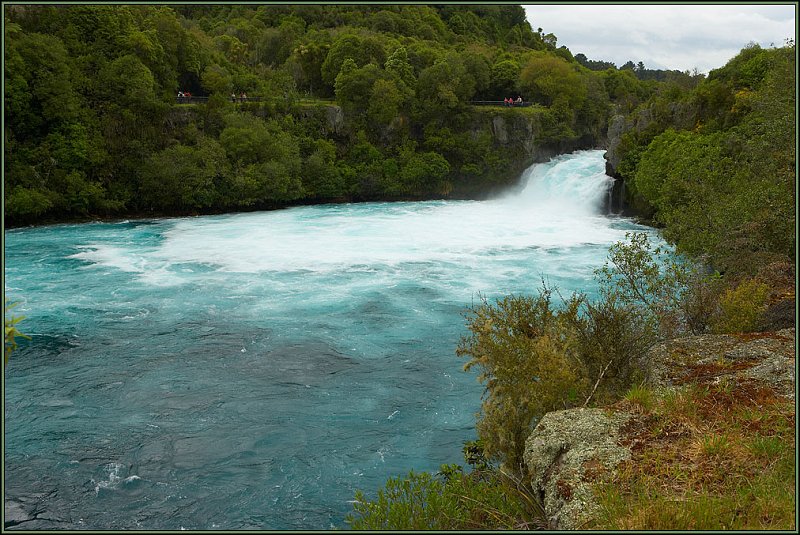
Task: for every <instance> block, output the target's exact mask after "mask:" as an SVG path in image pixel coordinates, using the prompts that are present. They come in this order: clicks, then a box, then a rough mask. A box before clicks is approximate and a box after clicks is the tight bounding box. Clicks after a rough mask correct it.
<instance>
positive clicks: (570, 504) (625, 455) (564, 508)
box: [524, 409, 631, 529]
mask: <svg viewBox="0 0 800 535" xmlns="http://www.w3.org/2000/svg"><path fill="white" fill-rule="evenodd" d="M630 418H631V415H630V414H627V413H624V412H615V411H611V410H604V409H569V410H563V411H555V412H550V413H547V414H546V415H545V416H544V417H543V418H542V420H541V421H540V422H539V424H538V425H537V426H536V429H534V431H533V433H532V434H531V436H530V437H528V440H527V441H526V443H525V456H524V459H525V465H526V466H527V468H528V471H529V473H530V474H531V481H532V485H533V488H534V489H536V490H538V492H539V495H540V498H541V502H542V504H543V505H544V509H545V513H546V515H547V518H548V523H549V527H550V528H551V529H580V528H581V527H582V526H583V525H584V524H585V523H586V522H587V521H589V520H590V519H591V518H592V517H593V516H594V515H595V514H596V513H597V507H598V506H597V503H596V501H595V499H594V495H593V491H592V488H591V483H592V482H594V481H597V480H599V479H601V478H603V477H604V476H605V475H607V474H609V473H611V471H613V470H614V468H615V467H616V466H617V465H618V464H619V463H620V462H622V461H624V460H627V459H630V451H629V450H628V449H627V448H625V447H623V446H621V445H620V444H619V437H620V428H621V427H622V426H624V425H625V424H626V423H627V422H628V421H629V420H630Z"/></svg>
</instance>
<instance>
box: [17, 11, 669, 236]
mask: <svg viewBox="0 0 800 535" xmlns="http://www.w3.org/2000/svg"><path fill="white" fill-rule="evenodd" d="M5 13H6V21H5V22H6V24H5V43H6V49H5V84H6V85H5V95H6V98H5V103H4V105H5V113H6V119H7V120H6V123H5V140H6V143H5V156H6V159H5V172H6V173H5V213H6V218H7V222H9V223H11V224H23V223H29V222H37V221H42V220H57V219H65V218H76V217H77V218H79V217H88V216H102V215H121V214H148V213H193V212H202V211H217V210H236V209H250V208H266V207H274V206H281V205H285V204H287V203H293V202H315V201H321V200H343V199H353V200H358V199H392V198H426V197H434V196H445V195H448V194H451V193H452V192H454V191H455V192H457V193H458V192H462V193H461V194H462V195H463V194H470V193H469V192H473V193H474V192H476V191H479V190H481V189H484V190H485V189H486V188H487V187H490V186H494V185H496V183H497V182H504V181H505V182H509V181H511V180H513V179H514V178H516V175H517V174H518V172H519V171H520V170H521V166H522V165H523V164H527V163H530V157H531V155H530V153H527V152H525V151H521V150H519V149H518V148H517V146H516V145H513V143H512V144H498V143H497V140H496V139H494V137H493V132H492V123H491V120H489V121H485V115H481V113H480V112H479V108H475V107H474V106H471V105H469V102H471V101H475V100H502V99H503V98H505V97H511V96H513V97H516V96H518V95H521V96H522V97H523V98H524V99H525V101H526V102H530V103H532V104H533V106H532V107H528V108H518V109H511V110H504V109H502V108H495V111H496V113H497V114H503V113H505V114H506V115H508V114H516V115H519V116H522V117H524V118H526V120H529V121H530V122H531V123H532V124H535V125H536V128H535V129H534V131H532V132H528V133H529V134H530V135H531V136H532V137H534V138H535V139H534V140H533V141H534V142H535V143H538V144H541V145H547V144H550V145H552V146H553V147H556V150H559V149H558V148H559V147H567V146H570V147H576V146H590V145H597V144H599V143H600V142H601V139H602V138H603V136H604V135H605V130H606V123H607V118H608V114H609V109H610V105H611V104H613V103H616V102H619V103H622V102H624V103H625V104H624V105H625V106H627V107H630V106H632V105H635V104H636V103H638V102H639V101H640V100H641V99H643V98H646V96H647V95H648V94H650V93H651V92H652V91H653V88H654V87H655V85H654V84H655V82H639V81H638V80H636V79H635V77H632V76H631V75H630V73H629V72H627V71H624V72H623V71H617V70H616V69H613V68H611V69H608V70H606V71H603V72H595V71H592V70H590V69H587V68H586V67H583V66H581V65H580V64H579V63H578V62H577V61H575V60H574V59H573V57H572V55H571V54H570V53H569V51H568V50H567V49H566V48H564V47H560V48H558V47H557V46H556V38H555V36H553V35H552V34H542V32H541V31H533V30H532V29H531V27H530V25H529V24H528V22H527V21H526V20H525V14H524V11H523V9H522V8H521V7H520V6H506V5H504V6H439V7H431V6H421V5H408V6H406V5H403V6H390V5H385V6H336V5H324V6H323V5H318V6H312V5H262V6H256V5H240V6H222V5H219V6H145V5H129V6H110V5H109V6H90V5H87V6H79V5H65V6H23V5H19V6H9V8H8V9H7V10H6V12H5ZM178 91H183V92H190V93H191V94H192V95H193V96H195V97H198V96H204V97H209V98H208V102H207V103H205V102H203V103H201V104H186V103H179V102H177V101H176V95H177V93H178ZM242 93H244V94H246V95H247V96H248V97H251V98H252V97H259V99H260V100H259V101H258V102H232V99H231V94H235V95H236V96H237V97H238V96H241V94H242ZM331 99H335V100H331ZM333 104H338V106H340V107H341V109H342V110H343V112H344V113H343V115H341V116H337V115H336V113H338V112H335V111H334V110H332V109H331V108H330V106H331V105H333ZM528 133H526V135H528ZM511 137H514V136H513V135H512V136H511ZM526 159H527V162H526ZM464 192H467V193H464Z"/></svg>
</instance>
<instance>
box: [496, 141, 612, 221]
mask: <svg viewBox="0 0 800 535" xmlns="http://www.w3.org/2000/svg"><path fill="white" fill-rule="evenodd" d="M594 152H596V151H592V152H590V151H584V152H583V153H577V154H573V155H564V156H559V157H557V158H554V159H553V160H551V161H549V162H547V163H543V164H534V165H533V166H531V167H529V168H528V169H526V170H525V172H524V173H523V175H522V181H523V183H524V184H525V186H524V188H523V189H522V191H520V192H519V193H518V194H517V195H515V196H513V197H509V198H508V199H509V200H511V201H513V202H515V203H519V204H525V205H527V206H530V207H531V208H535V209H537V210H540V211H544V212H547V213H553V214H573V215H599V214H601V213H603V205H604V200H605V199H607V198H608V196H609V195H610V192H611V187H612V185H613V183H614V179H613V178H611V177H609V176H608V175H606V174H605V167H604V164H603V159H602V157H600V158H598V157H593V156H594Z"/></svg>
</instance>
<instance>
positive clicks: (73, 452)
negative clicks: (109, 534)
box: [4, 151, 644, 530]
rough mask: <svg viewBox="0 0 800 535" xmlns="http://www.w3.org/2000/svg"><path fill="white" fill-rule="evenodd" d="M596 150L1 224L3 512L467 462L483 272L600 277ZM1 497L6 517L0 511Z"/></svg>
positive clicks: (36, 525)
mask: <svg viewBox="0 0 800 535" xmlns="http://www.w3.org/2000/svg"><path fill="white" fill-rule="evenodd" d="M603 169H604V164H603V153H602V151H583V152H578V153H574V154H571V155H565V156H561V157H558V158H556V159H554V160H552V161H551V162H549V163H546V164H540V165H535V166H533V167H531V168H530V169H528V170H527V171H526V173H525V174H524V175H523V176H522V177H521V182H520V186H519V187H517V188H516V189H515V190H514V191H512V192H509V193H508V194H507V195H506V196H504V197H502V198H498V199H493V200H489V201H431V202H415V203H410V202H407V203H364V204H340V205H321V206H306V207H297V208H291V209H286V210H279V211H270V212H257V213H245V214H231V215H220V216H205V217H190V218H165V219H151V220H136V221H120V222H98V223H86V224H65V225H53V226H44V227H34V228H19V229H11V230H7V231H6V232H5V240H6V245H5V261H6V263H5V276H6V278H5V291H6V296H7V297H8V298H9V300H10V301H18V302H20V304H19V306H18V307H17V308H16V309H14V312H15V314H17V315H24V316H26V319H25V320H24V321H23V322H22V323H21V324H20V328H21V330H22V331H24V332H26V333H27V334H29V335H30V336H31V340H29V341H28V340H22V341H21V343H20V348H19V350H18V351H17V352H16V353H14V355H12V359H11V361H10V363H9V365H8V367H7V369H6V372H5V393H4V395H5V457H4V478H5V492H6V496H5V497H6V511H7V512H8V511H11V512H13V513H14V515H13V517H14V518H17V520H14V521H11V522H10V523H9V524H8V527H10V528H12V529H14V528H17V529H151V530H173V529H174V530H178V529H219V530H225V529H227V530H231V529H327V528H334V527H335V528H347V524H346V523H345V522H344V517H345V515H346V514H347V513H348V512H350V511H351V510H352V505H351V504H352V500H353V497H354V493H355V491H356V489H362V490H364V491H365V492H366V493H367V495H368V496H374V495H375V492H376V491H377V489H378V488H379V487H381V486H382V485H383V484H384V482H385V481H386V479H387V478H388V477H390V476H397V475H402V474H406V473H407V472H408V471H409V470H411V469H415V470H430V471H436V470H437V469H438V468H439V466H440V465H441V464H442V463H458V464H463V457H462V453H461V448H462V445H463V443H464V442H465V441H467V440H472V439H474V438H475V430H474V423H475V413H476V412H477V411H478V409H479V406H480V400H481V394H482V391H483V387H482V386H481V385H480V384H479V383H478V381H477V379H476V374H475V373H472V372H470V373H466V372H464V371H462V367H463V364H464V361H463V359H461V358H459V357H457V356H456V354H455V349H456V345H457V343H458V340H459V338H460V337H461V336H463V335H464V334H466V327H465V321H464V317H463V314H464V312H465V310H466V308H467V307H468V306H469V305H470V304H471V303H473V302H475V301H476V300H477V299H478V298H479V296H481V295H483V296H487V297H488V298H490V299H493V298H496V297H499V296H503V295H506V294H509V293H533V292H535V291H536V290H537V289H538V288H539V287H540V285H541V280H542V278H544V279H545V280H547V281H548V282H549V283H550V284H551V285H554V286H557V287H558V288H559V289H560V290H561V291H562V293H568V292H571V291H572V290H578V289H581V290H585V291H587V292H589V293H592V292H594V291H596V288H595V286H594V283H593V281H592V275H593V270H594V269H596V268H598V267H600V266H602V264H603V262H604V261H605V258H606V254H607V249H608V247H609V245H611V244H612V243H614V242H615V241H618V240H622V239H624V237H625V232H626V231H630V230H635V229H643V228H644V227H641V226H639V225H636V224H635V223H634V222H633V221H632V220H630V219H626V218H621V217H614V216H606V215H603V214H602V204H603V200H604V198H605V196H607V195H608V190H609V187H610V182H611V179H610V178H608V177H607V176H605V175H604V173H603ZM8 518H9V517H8V515H7V519H8Z"/></svg>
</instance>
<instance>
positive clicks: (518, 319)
mask: <svg viewBox="0 0 800 535" xmlns="http://www.w3.org/2000/svg"><path fill="white" fill-rule="evenodd" d="M6 16H7V20H6V25H5V32H6V33H5V39H6V51H5V54H6V95H7V98H6V102H5V107H6V108H5V109H6V114H7V117H8V119H9V120H8V121H7V122H6V127H5V129H6V131H5V133H6V144H5V150H6V159H5V162H6V163H5V165H6V168H5V171H6V173H5V180H6V182H5V192H6V197H5V214H6V218H7V221H8V222H9V223H11V224H28V223H36V222H43V221H56V220H67V219H74V218H87V217H97V216H119V215H131V214H132V215H136V214H183V213H202V212H211V211H218V210H237V209H258V208H270V207H277V206H283V205H287V204H289V203H296V202H324V201H340V200H365V199H406V198H408V199H413V198H431V197H447V196H459V195H461V196H476V195H478V194H480V193H481V192H486V191H489V190H491V189H492V188H495V187H497V186H500V185H503V184H508V183H510V182H511V181H512V180H513V179H514V178H515V177H516V175H517V174H518V172H519V170H521V169H522V168H524V167H525V166H527V165H528V164H529V163H531V162H532V161H533V160H534V159H535V155H534V154H533V152H531V151H522V150H517V149H519V147H518V146H517V145H512V147H514V148H515V150H509V149H508V146H506V145H503V143H501V142H500V140H499V139H498V136H497V134H496V132H494V131H493V130H492V129H491V128H489V129H487V128H486V125H487V123H492V121H493V120H494V118H495V117H501V118H503V119H504V120H508V121H512V120H516V119H518V118H520V117H521V118H522V119H523V120H524V121H526V122H527V124H529V125H533V126H532V127H531V130H530V133H531V134H530V135H531V136H532V137H533V141H534V143H535V144H536V145H537V146H539V147H549V148H550V149H551V150H553V151H556V152H558V151H559V150H566V149H568V148H570V149H571V148H579V147H589V146H606V145H607V147H608V155H607V158H608V164H609V171H610V172H611V173H612V174H614V175H615V176H616V177H618V178H619V179H621V180H622V181H623V182H624V184H625V188H626V189H625V192H624V198H625V201H626V203H627V204H629V205H631V206H633V207H634V208H635V209H636V210H637V211H638V213H639V214H641V215H643V216H646V217H647V218H648V220H649V221H650V222H652V223H653V224H655V225H657V226H660V227H662V228H663V234H664V237H665V238H667V240H669V241H670V242H672V243H673V244H674V245H675V248H676V250H677V253H678V255H679V256H665V255H664V254H663V253H662V251H659V250H657V249H655V248H653V246H652V244H651V243H649V241H648V240H647V239H646V237H645V236H644V235H631V236H630V239H629V241H628V242H627V243H620V244H617V245H616V246H614V247H613V248H612V249H611V250H610V252H609V262H608V263H607V265H606V266H605V267H603V268H601V269H599V270H598V271H597V279H598V282H599V284H600V287H601V291H600V295H599V297H598V298H597V299H589V298H588V297H587V296H585V295H582V294H574V295H570V296H561V295H559V294H558V289H557V288H551V287H548V286H547V285H546V284H544V283H543V286H542V289H541V290H540V291H539V292H538V293H537V294H534V295H533V296H521V295H520V296H509V297H507V298H504V299H501V300H499V301H497V302H489V301H486V300H483V301H481V302H479V303H478V304H477V305H476V306H474V307H473V308H472V309H470V310H469V311H468V313H467V317H466V321H467V327H468V329H469V334H468V335H467V336H465V337H464V338H463V340H462V342H461V344H460V345H459V347H458V349H457V351H458V354H459V355H461V356H463V357H465V358H466V359H467V364H466V367H467V368H476V369H478V370H479V371H480V380H481V381H483V382H484V384H485V385H486V391H485V396H484V402H483V406H482V410H481V413H480V414H479V418H478V424H477V429H478V436H479V440H478V441H476V442H474V443H468V444H466V445H465V448H464V452H465V462H466V464H467V465H469V466H470V467H471V468H470V469H466V470H465V469H464V468H463V467H461V466H456V465H446V466H443V467H442V469H441V472H440V473H439V474H436V475H433V474H426V473H413V472H412V473H411V474H409V475H408V476H407V477H400V478H396V479H392V480H390V481H389V482H388V483H387V485H386V487H385V488H384V489H381V490H379V491H378V495H377V499H375V500H370V499H368V498H367V497H366V496H365V495H364V494H363V493H359V494H358V495H357V500H356V503H355V504H354V513H353V514H352V515H351V516H350V517H349V518H348V521H349V523H350V525H351V526H352V527H353V528H366V529H381V528H389V529H487V528H503V529H520V528H527V527H536V526H538V525H540V523H541V522H542V521H543V520H542V517H543V512H542V504H541V503H540V499H539V497H538V496H537V494H536V492H535V491H534V489H532V488H531V487H530V484H529V481H528V480H527V479H526V478H527V476H528V474H527V468H526V465H525V463H524V459H523V457H524V449H525V440H526V438H527V437H528V436H529V435H530V434H531V432H532V430H533V429H534V427H535V425H536V423H537V422H538V421H539V420H540V419H541V418H542V417H543V416H544V415H545V414H546V413H547V412H549V411H553V410H558V409H564V408H569V407H602V406H609V405H610V404H614V403H622V404H629V405H634V406H637V407H639V410H641V411H642V413H643V414H645V415H646V416H647V418H648V419H647V422H648V423H647V426H645V427H646V432H648V433H650V434H651V435H652V436H654V437H658V436H661V435H660V434H659V433H661V430H663V428H664V427H669V426H670V425H673V426H674V425H677V423H680V425H683V426H684V427H685V428H686V429H689V430H690V435H688V437H685V439H686V440H684V441H683V442H680V441H678V442H673V443H671V445H670V446H669V447H667V448H662V449H660V450H659V449H656V450H648V453H647V455H645V456H644V457H643V458H641V459H639V461H638V463H637V464H631V465H628V468H627V469H626V470H625V471H623V472H622V473H621V474H619V475H618V476H617V480H616V486H615V487H600V488H598V490H597V492H598V494H599V496H600V498H601V503H602V506H603V514H602V515H601V516H600V517H599V518H598V519H596V523H597V525H598V526H606V527H612V528H613V527H623V528H629V527H650V528H653V527H657V528H662V529H667V528H676V529H679V528H698V527H699V528H707V529H716V528H721V527H728V528H730V527H737V528H742V529H744V528H751V529H752V528H756V529H763V528H781V529H789V528H793V527H794V524H793V517H792V515H791V514H789V512H791V511H793V510H794V506H795V503H794V486H793V485H794V483H793V482H794V476H795V470H796V467H795V465H794V460H793V457H792V450H793V448H794V435H793V431H791V429H790V428H791V427H792V426H791V425H790V424H791V423H793V418H794V414H793V409H792V408H791V407H789V406H787V404H786V403H784V402H781V401H775V402H774V403H773V402H772V401H770V402H769V403H765V404H761V405H759V404H752V403H749V402H747V403H744V402H742V401H741V400H739V399H738V398H737V397H736V396H735V395H734V394H735V392H731V389H732V388H734V387H731V386H730V385H727V386H726V385H725V384H714V385H700V386H698V387H697V388H694V387H692V386H691V385H689V386H688V387H687V389H686V390H683V391H679V392H678V393H667V394H663V393H661V392H657V391H655V390H652V389H651V388H650V387H648V386H646V385H643V384H642V382H643V380H644V377H643V375H642V369H643V360H645V359H647V358H648V354H649V353H648V350H649V349H650V348H651V347H652V346H653V345H654V344H656V343H658V342H660V341H663V340H668V339H670V338H672V337H675V336H680V335H684V334H700V333H728V332H736V333H747V332H754V331H766V330H770V329H777V328H783V327H789V326H791V327H794V323H795V317H794V278H795V275H794V269H795V264H794V258H795V254H796V250H795V239H796V237H795V213H794V205H795V162H796V154H795V136H796V131H795V116H794V111H795V92H794V87H795V68H796V67H795V46H794V43H793V42H788V43H786V44H785V46H782V47H773V48H769V49H762V48H760V47H758V46H757V45H748V46H747V47H745V48H744V49H743V50H742V51H741V52H740V53H739V54H738V55H737V56H736V57H735V58H733V59H732V60H731V61H730V62H728V64H727V65H725V66H724V67H722V68H720V69H716V70H713V71H711V72H710V73H709V74H708V76H705V77H704V76H701V75H697V74H694V75H691V74H689V73H679V72H673V71H669V72H661V71H659V72H656V71H649V70H647V69H645V68H644V66H643V65H639V66H636V65H633V64H632V63H631V64H630V65H625V66H623V68H621V69H617V68H616V67H615V66H614V65H613V64H608V63H607V62H603V61H594V60H588V59H587V58H586V57H585V56H583V55H582V54H578V55H576V56H574V57H573V56H572V54H571V53H570V51H569V50H567V49H566V48H565V47H557V41H556V38H555V36H553V35H552V34H543V32H542V31H541V30H539V31H533V30H532V29H531V28H530V26H529V25H528V23H527V22H526V21H525V18H524V12H523V11H522V9H521V8H520V7H518V6H470V7H462V6H441V7H437V8H434V7H428V6H374V7H370V6H355V7H349V6H258V7H256V6H231V7H228V6H175V7H161V6H68V7H58V8H57V7H54V6H10V7H9V9H8V10H7V12H6ZM178 90H188V91H190V92H191V93H192V94H194V95H204V94H205V95H208V96H209V98H208V102H207V103H203V104H197V105H194V104H189V105H186V104H177V103H176V101H175V95H176V94H177V91H178ZM231 92H235V93H237V94H239V93H240V92H245V93H247V94H248V95H250V96H262V97H267V98H265V99H264V100H263V101H260V102H249V103H248V102H243V103H234V102H231V101H230V98H229V95H230V93H231ZM516 93H521V94H523V95H524V97H525V99H526V100H528V101H531V102H533V103H534V105H533V106H531V107H529V108H520V109H509V110H503V109H498V110H492V111H491V112H489V113H487V112H486V110H483V109H480V108H477V107H474V106H471V105H470V104H469V103H470V101H472V100H502V99H503V98H504V97H506V96H509V95H510V94H516ZM331 99H335V102H334V101H332V100H331ZM334 104H335V106H334ZM526 135H527V134H526ZM8 321H9V320H6V340H7V341H8V340H9V330H8V328H9V323H8ZM12 322H13V320H12ZM11 327H12V328H13V329H14V331H13V333H12V337H11V341H12V343H13V334H16V332H17V331H16V329H15V327H14V323H12V324H11ZM6 347H7V349H6V356H7V355H8V347H9V346H8V345H7V346H6ZM725 396H727V397H725ZM768 397H769V396H768V395H766V394H765V395H764V396H762V397H761V398H759V399H762V400H767V398H768ZM748 399H750V400H751V401H752V399H753V398H752V397H750V398H748ZM771 399H772V398H770V400H771ZM720 404H722V405H720ZM712 406H724V407H727V408H729V409H730V410H727V411H726V412H725V413H724V414H720V415H718V416H719V417H718V418H717V417H715V418H714V419H713V421H712V420H709V416H710V415H711V414H712V413H713V411H712V410H710V409H709V407H712ZM695 409H697V410H695ZM706 409H709V410H706ZM790 410H791V413H790V412H789V411H790ZM676 422H677V423H676ZM749 429H756V431H757V432H755V433H748V432H746V431H747V430H749ZM689 446H691V447H692V448H694V449H695V450H696V451H698V452H699V454H698V455H699V458H701V459H702V460H703V463H701V464H700V465H692V468H693V469H696V468H697V466H699V469H700V472H699V473H698V474H699V475H694V476H692V477H691V478H685V477H684V478H679V481H681V482H682V485H683V486H681V485H677V486H676V487H670V488H665V487H664V485H663V483H664V481H665V480H664V478H665V477H673V476H674V475H675V474H681V473H683V474H685V473H686V471H687V470H689V467H688V466H687V465H686V464H682V462H683V461H682V458H681V457H680V456H679V455H677V454H676V452H677V451H678V449H679V448H686V447H689ZM715 466H717V467H719V466H724V467H725V472H720V471H719V470H717V469H715V468H714V467H715ZM742 482H745V483H746V484H744V483H742ZM692 493H694V494H692ZM766 496H770V497H771V499H770V500H766V499H765V497H766ZM648 500H654V501H655V502H656V503H658V504H659V507H658V508H657V509H658V511H656V510H654V509H653V508H652V507H649V506H648V505H647V502H648ZM685 500H693V502H692V503H694V504H695V505H693V507H692V508H690V509H685V508H684V507H683V505H682V504H683V501H685ZM676 504H677V505H676ZM678 513H680V514H678Z"/></svg>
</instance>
